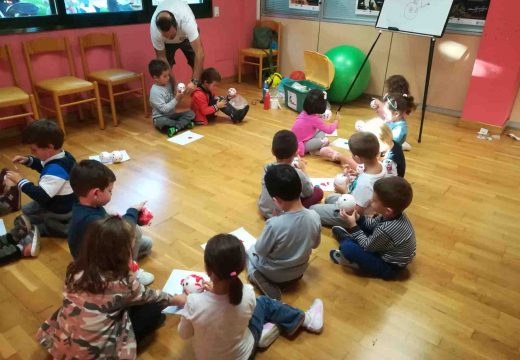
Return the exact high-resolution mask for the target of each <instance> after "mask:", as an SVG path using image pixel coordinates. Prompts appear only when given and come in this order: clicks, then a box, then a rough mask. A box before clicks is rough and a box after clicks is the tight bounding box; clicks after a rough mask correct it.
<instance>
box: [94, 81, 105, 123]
mask: <svg viewBox="0 0 520 360" xmlns="http://www.w3.org/2000/svg"><path fill="white" fill-rule="evenodd" d="M92 84H94V95H95V96H96V110H97V115H98V121H99V128H100V129H101V130H104V129H105V119H103V111H102V110H101V100H100V99H99V88H98V84H97V81H93V82H92Z"/></svg>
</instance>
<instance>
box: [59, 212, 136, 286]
mask: <svg viewBox="0 0 520 360" xmlns="http://www.w3.org/2000/svg"><path fill="white" fill-rule="evenodd" d="M134 237H135V234H134V228H133V227H132V225H130V223H129V222H127V221H126V220H124V219H123V218H121V217H120V216H109V217H106V218H103V219H99V220H97V221H94V222H92V223H91V224H90V225H89V226H88V228H87V231H86V233H85V235H84V238H83V243H82V244H81V250H80V252H79V254H78V256H77V257H76V259H75V260H74V261H73V262H72V263H71V264H70V265H69V266H68V267H67V275H66V278H65V285H66V286H67V289H68V290H69V291H71V292H82V291H87V292H90V293H93V294H100V293H103V292H104V291H105V289H106V288H107V286H108V283H109V282H111V281H117V280H123V279H125V278H128V274H129V268H128V262H129V261H130V258H131V257H132V239H133V238H134ZM80 273H83V274H82V275H81V277H80V278H79V279H77V278H75V276H76V275H77V274H80Z"/></svg>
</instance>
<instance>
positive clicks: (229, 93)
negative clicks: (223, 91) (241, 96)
mask: <svg viewBox="0 0 520 360" xmlns="http://www.w3.org/2000/svg"><path fill="white" fill-rule="evenodd" d="M235 96H237V89H235V88H229V89H228V91H227V97H228V100H229V99H232V98H234V97H235Z"/></svg>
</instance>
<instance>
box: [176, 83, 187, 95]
mask: <svg viewBox="0 0 520 360" xmlns="http://www.w3.org/2000/svg"><path fill="white" fill-rule="evenodd" d="M185 90H186V85H184V83H178V84H177V92H180V93H181V94H182V93H183V92H184V91H185Z"/></svg>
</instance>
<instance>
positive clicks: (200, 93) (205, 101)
mask: <svg viewBox="0 0 520 360" xmlns="http://www.w3.org/2000/svg"><path fill="white" fill-rule="evenodd" d="M211 96H212V97H215V94H211ZM209 100H210V98H209V94H208V93H207V92H205V91H204V90H202V89H201V88H200V87H198V88H197V89H196V90H195V91H194V92H193V94H192V95H191V110H193V112H194V113H195V123H196V124H199V125H208V119H207V118H206V116H207V115H211V114H214V113H216V112H217V111H218V110H217V109H216V108H215V106H213V105H210V104H209Z"/></svg>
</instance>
